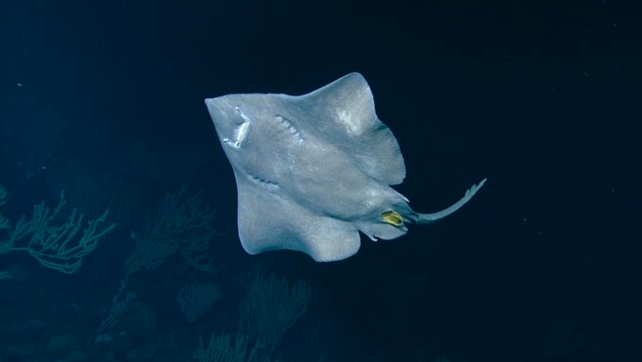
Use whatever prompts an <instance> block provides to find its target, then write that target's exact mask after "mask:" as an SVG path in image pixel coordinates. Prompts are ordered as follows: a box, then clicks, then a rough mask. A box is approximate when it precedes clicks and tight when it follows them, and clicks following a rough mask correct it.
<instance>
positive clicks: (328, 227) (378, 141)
mask: <svg viewBox="0 0 642 362" xmlns="http://www.w3.org/2000/svg"><path fill="white" fill-rule="evenodd" d="M206 104H207V107H208V110H209V112H210V116H211V117H212V120H213V122H214V125H215V127H216V131H217V134H218V136H219V139H220V141H221V144H222V146H223V149H224V151H225V153H226V155H227V157H228V159H229V160H230V163H231V165H232V168H233V170H234V174H235V177H236V182H237V189H238V204H239V210H238V220H239V237H240V239H241V243H242V245H243V247H244V248H245V250H246V251H247V252H249V253H251V254H255V253H260V252H263V251H267V250H278V249H289V250H297V251H301V252H304V253H307V254H308V255H310V256H311V257H313V258H314V259H315V260H318V261H332V260H340V259H345V258H347V257H349V256H351V255H353V254H354V253H356V252H357V250H358V249H359V246H360V238H359V231H361V232H362V233H364V234H365V235H367V236H368V237H370V238H371V239H373V240H375V239H394V238H397V237H399V236H401V235H403V234H405V233H406V232H407V228H406V226H405V223H428V222H431V221H434V220H437V219H440V218H442V217H445V216H447V215H449V214H451V213H452V212H454V211H456V210H457V209H459V208H460V207H461V206H463V205H464V204H465V203H466V202H468V201H469V200H470V198H472V196H473V195H474V194H475V193H476V192H477V191H478V190H479V188H480V187H481V186H482V185H483V182H484V181H485V180H484V181H482V183H480V184H479V185H478V186H473V187H472V188H471V189H470V190H469V191H468V192H467V193H466V195H465V196H464V198H462V199H461V200H460V201H459V202H457V203H456V204H454V205H453V206H451V207H449V208H447V209H446V210H443V211H441V212H438V213H435V214H419V213H416V212H414V211H413V210H412V209H411V208H410V207H409V206H408V204H407V201H408V200H407V199H406V198H405V197H404V196H403V195H401V194H399V193H398V192H397V191H395V190H394V189H392V188H391V187H389V185H394V184H399V183H401V182H402V181H403V179H404V177H405V165H404V161H403V157H402V155H401V151H400V150H399V145H398V144H397V141H396V139H395V137H394V135H393V134H392V132H391V131H390V129H389V128H388V127H387V126H386V125H384V124H383V123H382V122H381V121H380V120H379V119H378V118H377V116H376V114H375V109H374V101H373V98H372V93H371V91H370V87H369V86H368V84H367V83H366V81H365V79H364V78H363V77H362V76H361V75H360V74H358V73H352V74H349V75H347V76H345V77H343V78H340V79H339V80H337V81H335V82H333V83H331V84H329V85H327V86H325V87H322V88H320V89H318V90H316V91H314V92H312V93H309V94H307V95H303V96H289V95H283V94H237V95H228V96H222V97H218V98H212V99H207V100H206ZM390 213H392V214H390ZM384 215H388V216H386V217H384ZM390 215H392V216H390ZM394 215H397V216H399V219H400V220H401V221H399V222H398V221H397V219H395V217H394Z"/></svg>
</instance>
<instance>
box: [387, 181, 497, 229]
mask: <svg viewBox="0 0 642 362" xmlns="http://www.w3.org/2000/svg"><path fill="white" fill-rule="evenodd" d="M484 183H486V179H483V180H482V181H481V182H480V183H479V184H478V185H473V186H472V187H471V188H470V189H468V190H467V191H466V194H465V195H464V197H462V198H461V199H460V200H459V201H457V202H456V203H454V204H453V205H451V206H450V207H448V208H446V209H444V210H441V211H439V212H435V213H432V214H421V213H418V212H414V211H412V209H411V208H410V207H407V209H406V208H403V209H400V210H399V213H397V212H395V211H388V212H384V213H383V214H381V220H382V221H383V222H386V223H388V224H390V225H393V226H397V227H401V226H404V225H403V222H404V221H407V222H410V223H413V224H428V223H431V222H433V221H437V220H439V219H443V218H445V217H446V216H448V215H450V214H452V213H453V212H455V211H457V210H459V209H460V208H461V207H462V206H464V205H466V203H467V202H468V201H470V199H472V198H473V196H475V194H476V193H477V191H479V189H481V188H482V186H484ZM399 218H401V220H399Z"/></svg>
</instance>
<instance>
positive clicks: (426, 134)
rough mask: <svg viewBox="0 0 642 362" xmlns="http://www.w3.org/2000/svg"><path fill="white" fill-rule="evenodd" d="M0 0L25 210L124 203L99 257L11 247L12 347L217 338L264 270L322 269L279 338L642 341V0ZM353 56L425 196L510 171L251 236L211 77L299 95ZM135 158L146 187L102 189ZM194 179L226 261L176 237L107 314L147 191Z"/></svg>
mask: <svg viewBox="0 0 642 362" xmlns="http://www.w3.org/2000/svg"><path fill="white" fill-rule="evenodd" d="M0 4H1V7H0V11H1V12H0V127H1V128H0V156H1V157H0V184H2V185H3V186H4V187H6V189H7V194H8V195H7V199H6V204H5V205H3V206H1V209H0V211H1V212H2V213H3V214H4V215H5V217H7V218H8V219H10V220H11V223H15V222H16V221H17V220H18V219H19V218H20V217H21V215H24V214H27V215H31V212H32V211H31V210H32V208H33V207H34V205H37V204H39V203H40V202H42V201H45V202H46V204H47V205H49V206H50V207H55V205H56V204H57V202H58V198H59V195H60V192H61V190H62V189H65V191H66V195H67V197H68V201H69V205H68V206H69V207H77V208H78V211H79V212H84V213H86V214H91V213H92V212H93V211H91V210H90V209H92V208H93V209H94V210H96V209H99V210H104V209H105V208H110V211H113V212H112V213H111V214H114V215H118V216H119V217H120V218H121V220H122V222H120V223H119V224H118V225H117V228H116V229H115V230H113V231H112V232H110V233H108V234H107V235H106V236H105V237H104V238H102V239H101V240H100V241H99V244H98V246H97V248H96V249H95V250H93V251H92V252H91V253H90V254H88V255H87V256H86V257H85V258H84V261H83V267H82V268H81V269H80V271H78V272H77V273H75V274H64V273H61V272H59V271H56V270H52V269H49V268H45V267H43V266H42V265H40V264H39V263H38V262H37V261H36V260H35V258H33V257H32V256H30V255H29V254H28V253H26V252H24V251H12V252H8V253H5V254H2V255H0V271H8V272H9V273H10V276H11V278H8V279H4V280H0V361H3V362H5V361H43V362H44V361H67V362H69V361H196V359H195V358H193V353H194V351H195V350H196V349H197V346H198V341H199V338H203V339H205V340H207V339H208V338H209V336H210V334H212V333H237V332H243V331H242V330H241V329H242V328H239V322H238V312H237V310H238V308H239V307H238V305H239V302H240V300H242V298H243V296H244V295H245V294H246V292H247V290H248V285H249V284H250V283H251V282H252V280H255V278H256V277H257V276H261V275H276V276H278V277H279V278H283V279H285V280H288V281H290V282H292V283H293V282H294V281H296V280H301V281H303V282H304V283H306V285H308V286H309V287H310V289H311V291H312V294H311V299H310V303H309V307H308V310H307V313H306V314H305V315H303V316H302V317H301V318H300V319H299V320H298V321H296V323H295V324H294V325H293V326H292V327H291V328H290V329H289V330H288V331H287V332H286V333H285V335H284V337H283V339H282V340H281V341H280V343H279V344H278V346H277V347H276V350H275V351H274V353H273V355H272V357H273V358H272V360H277V359H278V360H279V361H285V362H289V361H321V360H323V361H431V362H432V361H442V362H444V361H452V362H467V361H471V362H472V361H493V362H500V361H506V362H508V361H511V362H514V361H535V362H539V361H573V362H577V361H642V324H641V322H642V282H641V277H642V272H641V270H640V266H639V264H640V259H641V253H640V251H641V248H640V242H642V229H641V228H640V224H641V223H642V187H641V185H642V182H641V181H642V177H641V173H642V161H641V156H642V147H640V142H641V141H640V139H641V137H640V136H641V135H642V133H641V132H640V131H641V130H642V126H641V123H642V76H641V75H642V74H641V71H640V67H641V65H642V45H641V44H642V27H641V26H640V19H642V6H641V5H640V4H638V3H635V2H626V1H610V0H602V1H600V0H587V1H583V2H569V1H557V2H548V1H543V2H542V1H524V0H521V1H517V0H516V1H510V0H507V1H443V0H437V1H363V0H325V1H290V0H286V1H258V0H253V1H247V0H239V1H230V0H218V1H163V0H160V1H158V0H157V1H150V0H129V1H120V0H111V1H104V0H95V1H79V0H70V1H56V0H48V1H45V0H34V1H24V0H1V2H0ZM354 71H358V72H360V73H362V74H363V76H364V77H365V78H366V79H367V81H368V83H369V85H370V87H371V89H372V92H373V94H374V98H375V106H376V110H377V115H378V116H379V118H380V119H381V120H382V122H384V123H385V124H386V125H388V126H389V127H390V128H391V130H392V131H393V132H394V134H395V136H396V137H397V140H398V142H399V145H400V147H401V150H402V152H403V155H404V158H405V161H406V168H407V177H406V180H405V181H404V183H403V184H402V185H400V186H398V187H395V188H396V189H397V190H399V191H400V192H401V193H402V194H404V195H405V196H407V197H408V198H409V199H410V200H411V205H412V207H413V208H414V209H415V210H418V211H422V212H433V211H438V210H441V209H442V208H444V207H446V206H449V205H450V204H451V203H452V202H454V201H456V200H457V199H459V198H460V197H461V196H462V195H463V193H464V191H465V190H466V189H467V188H469V187H470V186H471V185H472V184H474V183H477V182H479V181H480V180H481V179H483V178H484V177H487V178H488V182H487V183H486V185H485V186H484V188H483V189H482V190H481V191H480V192H479V193H478V194H477V195H476V196H475V198H474V199H473V200H472V201H471V202H470V203H469V204H468V205H466V206H465V207H464V208H462V209H461V210H460V211H458V212H456V213H455V214H453V215H452V216H450V217H448V218H447V219H445V220H443V221H441V222H439V223H436V224H434V225H429V226H425V227H421V226H414V227H413V226H411V230H410V232H409V233H408V234H407V235H406V236H404V237H402V238H399V239H396V240H393V241H379V242H376V243H373V242H371V241H370V240H368V239H367V238H364V237H363V236H362V247H361V250H360V251H359V252H358V253H357V254H356V255H355V256H353V257H351V258H349V259H346V260H343V261H340V262H333V263H316V262H314V261H313V260H311V259H310V258H309V257H308V256H306V255H304V254H301V253H296V252H289V251H275V252H268V253H264V254H260V255H255V256H251V255H248V254H246V253H245V252H244V251H243V249H242V248H241V245H240V243H239V240H238V235H237V232H236V208H237V202H236V185H235V182H234V175H233V173H232V170H231V167H230V165H229V163H228V161H227V159H226V157H225V155H224V153H223V151H222V149H221V146H220V144H219V142H218V140H217V136H216V133H215V130H214V127H213V125H212V122H211V120H210V118H209V115H208V113H207V109H206V108H205V106H204V104H203V99H204V98H209V97H215V96H220V95H224V94H229V93H265V92H269V93H286V94H292V95H299V94H304V93H307V92H310V91H312V90H314V89H317V88H319V87H321V86H323V85H325V84H327V83H330V82H331V81H333V80H335V79H337V78H339V77H341V76H343V75H345V74H347V73H350V72H354ZM43 130H44V131H43ZM52 142H53V143H54V145H53V146H52V147H49V148H47V146H46V145H48V144H49V143H52ZM38 152H40V156H39V158H38V157H36V158H37V159H39V160H42V159H43V157H42V153H43V152H44V154H46V155H49V156H51V157H45V158H46V160H45V161H46V162H45V161H42V162H41V164H39V163H36V164H34V163H33V162H31V161H30V160H32V159H33V158H34V157H31V156H32V155H33V154H34V153H38ZM87 180H91V181H87ZM114 180H118V181H117V182H118V185H121V186H119V187H123V188H124V189H126V190H128V191H127V195H128V196H126V197H125V198H123V200H124V201H123V202H114V201H113V199H112V200H111V201H110V200H109V197H103V196H104V195H111V194H110V192H111V191H112V190H113V189H116V186H114V185H115V183H116V181H114ZM122 185H126V186H122ZM183 185H186V186H188V187H189V188H188V191H187V194H189V195H193V194H194V193H196V192H197V191H198V190H203V191H202V194H201V200H202V202H203V203H204V204H206V205H209V206H210V207H211V208H212V209H215V210H216V214H215V215H216V217H215V219H214V221H213V225H212V226H213V227H214V228H215V229H216V230H217V231H219V232H220V233H221V235H219V236H216V237H214V238H213V239H212V240H211V242H210V244H209V245H210V247H209V250H208V253H209V256H210V257H211V259H212V266H213V271H212V272H203V271H199V270H197V269H195V268H191V267H190V266H189V265H188V264H187V263H186V262H185V260H184V259H183V258H182V257H181V256H180V254H175V255H172V256H171V257H169V258H167V259H166V260H165V262H164V263H163V264H162V265H160V266H159V267H158V268H157V269H155V270H152V271H147V270H142V271H139V272H137V273H135V274H133V275H131V276H130V277H129V278H128V282H127V290H129V291H131V292H133V293H135V298H133V301H131V302H130V304H129V305H128V306H127V309H126V310H125V312H124V316H123V320H121V323H119V324H116V325H115V326H114V327H113V328H110V329H109V330H107V331H101V333H99V332H98V328H99V325H100V324H101V319H104V318H105V317H106V315H107V314H108V312H109V309H110V306H111V304H112V299H113V298H114V296H115V295H118V293H120V292H119V288H120V287H121V280H123V278H124V276H125V272H124V271H123V265H124V263H125V261H126V260H127V257H128V256H129V255H130V254H131V253H132V252H133V251H134V247H135V245H136V238H135V237H136V236H137V235H139V234H140V233H141V232H142V230H143V229H144V228H145V225H146V220H148V219H147V218H146V215H149V214H150V213H153V212H154V211H155V210H156V209H158V207H159V206H158V205H159V203H160V202H161V201H162V200H163V196H164V195H165V194H166V193H168V192H170V193H176V192H178V190H180V188H181V186H183ZM83 208H86V210H84V209H83ZM93 217H95V216H93ZM2 238H5V239H6V238H7V232H6V231H5V233H4V234H0V241H2V240H3V239H2ZM194 281H209V282H213V283H215V284H216V285H217V286H218V287H219V288H220V291H221V298H220V299H219V300H218V301H217V302H216V303H215V304H214V306H213V307H212V309H211V310H210V311H209V312H207V313H206V314H204V315H203V316H201V317H200V318H199V319H198V320H196V321H195V322H194V323H188V321H187V320H186V318H185V316H184V315H183V314H182V313H181V311H180V309H179V307H178V305H177V303H176V300H175V299H176V295H177V292H178V291H179V289H180V288H181V287H182V286H184V285H185V284H186V283H188V282H194ZM141 315H143V316H144V318H143V317H140V316H141ZM141 320H144V321H141ZM127 324H129V327H128V326H127ZM132 324H133V325H137V326H139V327H140V326H144V328H143V327H141V328H142V329H144V331H143V332H142V333H140V331H138V332H139V334H143V335H144V336H142V337H141V336H140V335H139V336H138V337H137V338H134V337H133V333H134V332H133V331H132V327H131V325H132ZM128 328H129V329H128ZM103 332H104V333H107V334H110V335H111V337H113V338H116V339H118V340H122V341H121V342H122V343H116V344H101V343H100V342H99V340H98V338H97V337H98V336H99V335H101V334H104V333H103ZM61 340H64V341H66V342H64V341H63V342H61ZM56 344H62V346H58V345H56ZM149 346H151V347H149ZM148 347H149V348H148ZM145 348H147V350H152V351H151V352H149V353H148V354H147V355H144V356H143V354H140V353H139V354H134V353H130V352H131V351H134V350H137V351H138V350H141V349H145ZM154 348H155V349H154Z"/></svg>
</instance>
